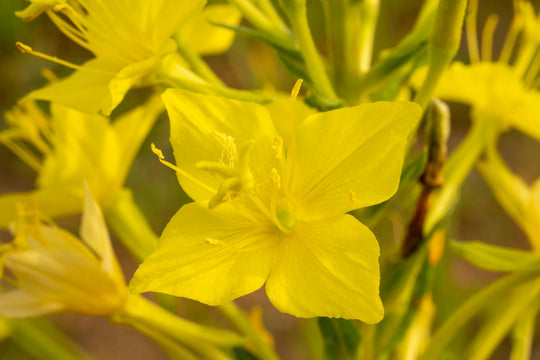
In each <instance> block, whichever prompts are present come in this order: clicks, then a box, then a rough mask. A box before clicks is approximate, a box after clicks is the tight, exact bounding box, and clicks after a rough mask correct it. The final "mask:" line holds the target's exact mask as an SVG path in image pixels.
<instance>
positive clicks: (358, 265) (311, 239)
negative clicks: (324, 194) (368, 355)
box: [266, 215, 384, 324]
mask: <svg viewBox="0 0 540 360" xmlns="http://www.w3.org/2000/svg"><path fill="white" fill-rule="evenodd" d="M378 258H379V245H378V243H377V240H376V239H375V236H374V235H373V233H372V232H371V231H370V230H369V229H368V228H367V227H366V226H364V225H363V224H362V223H360V222H359V221H358V220H356V219H355V218H353V217H352V216H350V215H341V216H338V217H335V218H331V219H327V220H324V221H320V222H314V223H299V224H297V226H296V228H295V229H294V231H293V232H292V233H291V234H290V235H288V236H287V237H285V238H284V239H283V240H282V241H281V242H280V244H279V248H278V250H277V253H276V262H275V263H274V266H273V267H272V272H271V273H270V276H269V278H268V281H267V284H266V293H267V294H268V298H269V299H270V301H271V302H272V304H274V306H275V307H276V308H278V309H279V310H280V311H282V312H285V313H289V314H292V315H294V316H297V317H315V316H328V317H340V318H347V319H358V320H362V321H364V322H366V323H369V324H373V323H377V322H379V321H381V319H382V317H383V313H384V309H383V306H382V302H381V299H380V298H379V278H380V276H379V263H378Z"/></svg>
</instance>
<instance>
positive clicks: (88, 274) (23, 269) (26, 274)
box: [5, 248, 124, 315]
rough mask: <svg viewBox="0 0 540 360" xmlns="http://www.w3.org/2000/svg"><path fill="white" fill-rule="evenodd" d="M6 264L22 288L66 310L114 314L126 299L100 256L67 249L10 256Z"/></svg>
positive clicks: (52, 249)
mask: <svg viewBox="0 0 540 360" xmlns="http://www.w3.org/2000/svg"><path fill="white" fill-rule="evenodd" d="M5 263H6V267H8V268H9V269H10V271H12V273H13V275H14V276H15V278H16V279H17V285H18V286H19V288H20V289H21V290H24V291H26V292H28V293H29V294H32V295H33V296H35V297H37V298H39V299H40V300H41V301H43V302H47V303H48V302H52V303H62V304H64V306H65V308H66V310H70V311H74V312H81V313H85V314H93V315H103V314H110V313H111V312H112V311H114V310H115V309H116V308H117V307H118V306H119V305H120V304H121V302H122V301H123V296H124V293H123V289H121V288H118V285H117V284H116V283H115V282H114V281H113V280H112V279H111V278H110V277H109V276H108V275H107V274H106V273H104V272H103V271H101V268H100V263H99V261H98V260H97V259H96V258H93V259H92V258H89V257H88V256H86V254H84V253H80V252H79V251H73V250H72V249H67V248H50V249H42V250H35V251H25V252H22V253H15V254H11V255H9V256H8V257H7V258H6V260H5Z"/></svg>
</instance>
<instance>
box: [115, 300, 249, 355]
mask: <svg viewBox="0 0 540 360" xmlns="http://www.w3.org/2000/svg"><path fill="white" fill-rule="evenodd" d="M111 321H113V322H116V323H119V324H123V325H128V326H131V327H133V328H135V329H139V330H141V331H145V333H146V334H147V335H149V336H152V337H153V338H155V340H156V341H158V342H159V343H162V344H166V342H167V341H168V340H172V341H174V342H175V343H177V344H179V345H181V346H183V347H186V348H187V349H189V350H191V351H192V352H194V353H196V354H199V356H202V358H204V359H209V360H211V359H215V360H221V359H223V360H225V359H230V356H229V355H228V354H227V353H226V352H225V351H223V350H222V348H232V347H235V346H240V345H243V344H244V343H245V342H246V339H245V338H243V337H241V336H239V335H237V334H235V333H233V332H230V331H227V330H219V329H214V328H211V327H208V326H204V325H199V324H196V323H193V322H191V321H188V320H185V319H182V318H180V317H177V316H175V315H173V314H171V313H170V312H168V311H166V310H163V309H162V308H161V307H159V306H157V305H155V304H153V303H151V302H150V301H148V300H146V299H145V298H143V297H142V296H137V295H133V296H129V297H128V298H127V299H126V302H125V304H124V306H123V307H122V308H121V309H120V310H119V311H118V312H117V313H116V314H115V315H113V316H112V317H111ZM167 339H168V340H167Z"/></svg>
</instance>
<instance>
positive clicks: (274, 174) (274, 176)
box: [270, 168, 281, 191]
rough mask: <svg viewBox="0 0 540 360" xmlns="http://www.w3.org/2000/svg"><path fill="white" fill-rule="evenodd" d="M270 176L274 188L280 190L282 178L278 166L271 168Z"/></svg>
mask: <svg viewBox="0 0 540 360" xmlns="http://www.w3.org/2000/svg"><path fill="white" fill-rule="evenodd" d="M270 177H271V181H272V189H274V191H278V190H279V189H280V188H281V178H280V176H279V173H278V171H277V169H276V168H273V169H272V170H270Z"/></svg>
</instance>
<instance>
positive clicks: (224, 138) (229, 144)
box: [212, 131, 238, 167]
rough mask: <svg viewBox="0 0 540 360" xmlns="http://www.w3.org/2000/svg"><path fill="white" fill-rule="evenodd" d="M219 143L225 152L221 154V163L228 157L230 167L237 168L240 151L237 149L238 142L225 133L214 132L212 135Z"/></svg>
mask: <svg viewBox="0 0 540 360" xmlns="http://www.w3.org/2000/svg"><path fill="white" fill-rule="evenodd" d="M212 134H213V135H214V136H215V137H216V138H217V139H218V141H219V142H220V143H221V145H222V146H223V152H222V153H221V159H220V161H223V158H224V157H225V155H227V160H228V163H229V166H230V167H235V166H236V160H237V158H238V151H237V148H236V141H235V140H234V138H233V137H232V136H229V135H227V134H224V133H220V132H218V131H214V132H213V133H212Z"/></svg>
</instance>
